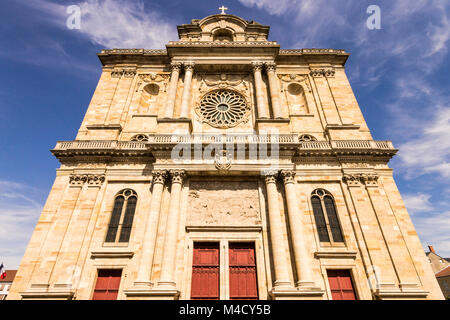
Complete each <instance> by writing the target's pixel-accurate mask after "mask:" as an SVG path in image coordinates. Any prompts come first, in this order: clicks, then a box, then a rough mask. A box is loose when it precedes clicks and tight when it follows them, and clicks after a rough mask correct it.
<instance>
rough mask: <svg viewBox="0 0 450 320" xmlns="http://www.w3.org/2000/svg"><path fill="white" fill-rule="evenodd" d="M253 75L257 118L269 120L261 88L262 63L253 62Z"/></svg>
mask: <svg viewBox="0 0 450 320" xmlns="http://www.w3.org/2000/svg"><path fill="white" fill-rule="evenodd" d="M252 67H253V74H254V76H255V89H256V104H257V107H258V118H266V119H267V118H269V117H268V115H267V107H266V101H265V99H264V95H263V88H262V82H263V80H262V75H261V70H262V67H263V64H262V62H253V63H252Z"/></svg>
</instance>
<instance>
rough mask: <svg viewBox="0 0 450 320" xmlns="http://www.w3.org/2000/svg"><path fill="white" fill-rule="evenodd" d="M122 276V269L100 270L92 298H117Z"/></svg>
mask: <svg viewBox="0 0 450 320" xmlns="http://www.w3.org/2000/svg"><path fill="white" fill-rule="evenodd" d="M121 276H122V269H109V270H107V269H102V270H98V277H97V283H96V285H95V290H94V296H93V297H92V300H117V293H118V292H119V285H120V277H121Z"/></svg>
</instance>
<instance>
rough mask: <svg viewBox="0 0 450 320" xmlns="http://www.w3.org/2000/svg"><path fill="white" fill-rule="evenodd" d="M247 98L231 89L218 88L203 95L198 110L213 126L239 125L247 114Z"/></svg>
mask: <svg viewBox="0 0 450 320" xmlns="http://www.w3.org/2000/svg"><path fill="white" fill-rule="evenodd" d="M247 110H248V108H247V102H246V101H245V98H244V97H243V96H242V95H241V94H239V93H237V92H235V91H231V90H216V91H213V92H210V93H208V94H206V95H205V96H203V98H202V100H201V101H200V105H199V106H198V111H199V113H200V115H201V116H202V117H203V119H204V120H205V121H206V122H207V123H209V124H210V125H212V126H215V127H221V128H228V127H232V126H235V125H237V124H238V123H239V122H240V121H242V120H243V119H244V117H245V116H246V114H247Z"/></svg>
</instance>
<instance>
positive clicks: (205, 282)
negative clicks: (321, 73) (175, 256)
mask: <svg viewBox="0 0 450 320" xmlns="http://www.w3.org/2000/svg"><path fill="white" fill-rule="evenodd" d="M191 299H193V300H219V243H194V256H193V263H192V285H191Z"/></svg>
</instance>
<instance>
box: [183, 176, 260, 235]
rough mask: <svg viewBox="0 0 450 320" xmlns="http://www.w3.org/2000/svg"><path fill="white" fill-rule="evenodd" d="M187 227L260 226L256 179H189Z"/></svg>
mask: <svg viewBox="0 0 450 320" xmlns="http://www.w3.org/2000/svg"><path fill="white" fill-rule="evenodd" d="M188 207H189V212H188V214H187V219H186V225H188V226H208V227H210V226H221V227H227V226H232V227H236V226H247V227H248V226H257V225H261V216H260V203H259V195H258V182H257V181H255V180H252V181H223V180H221V181H205V180H200V181H195V180H194V181H191V182H190V183H189V195H188Z"/></svg>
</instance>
